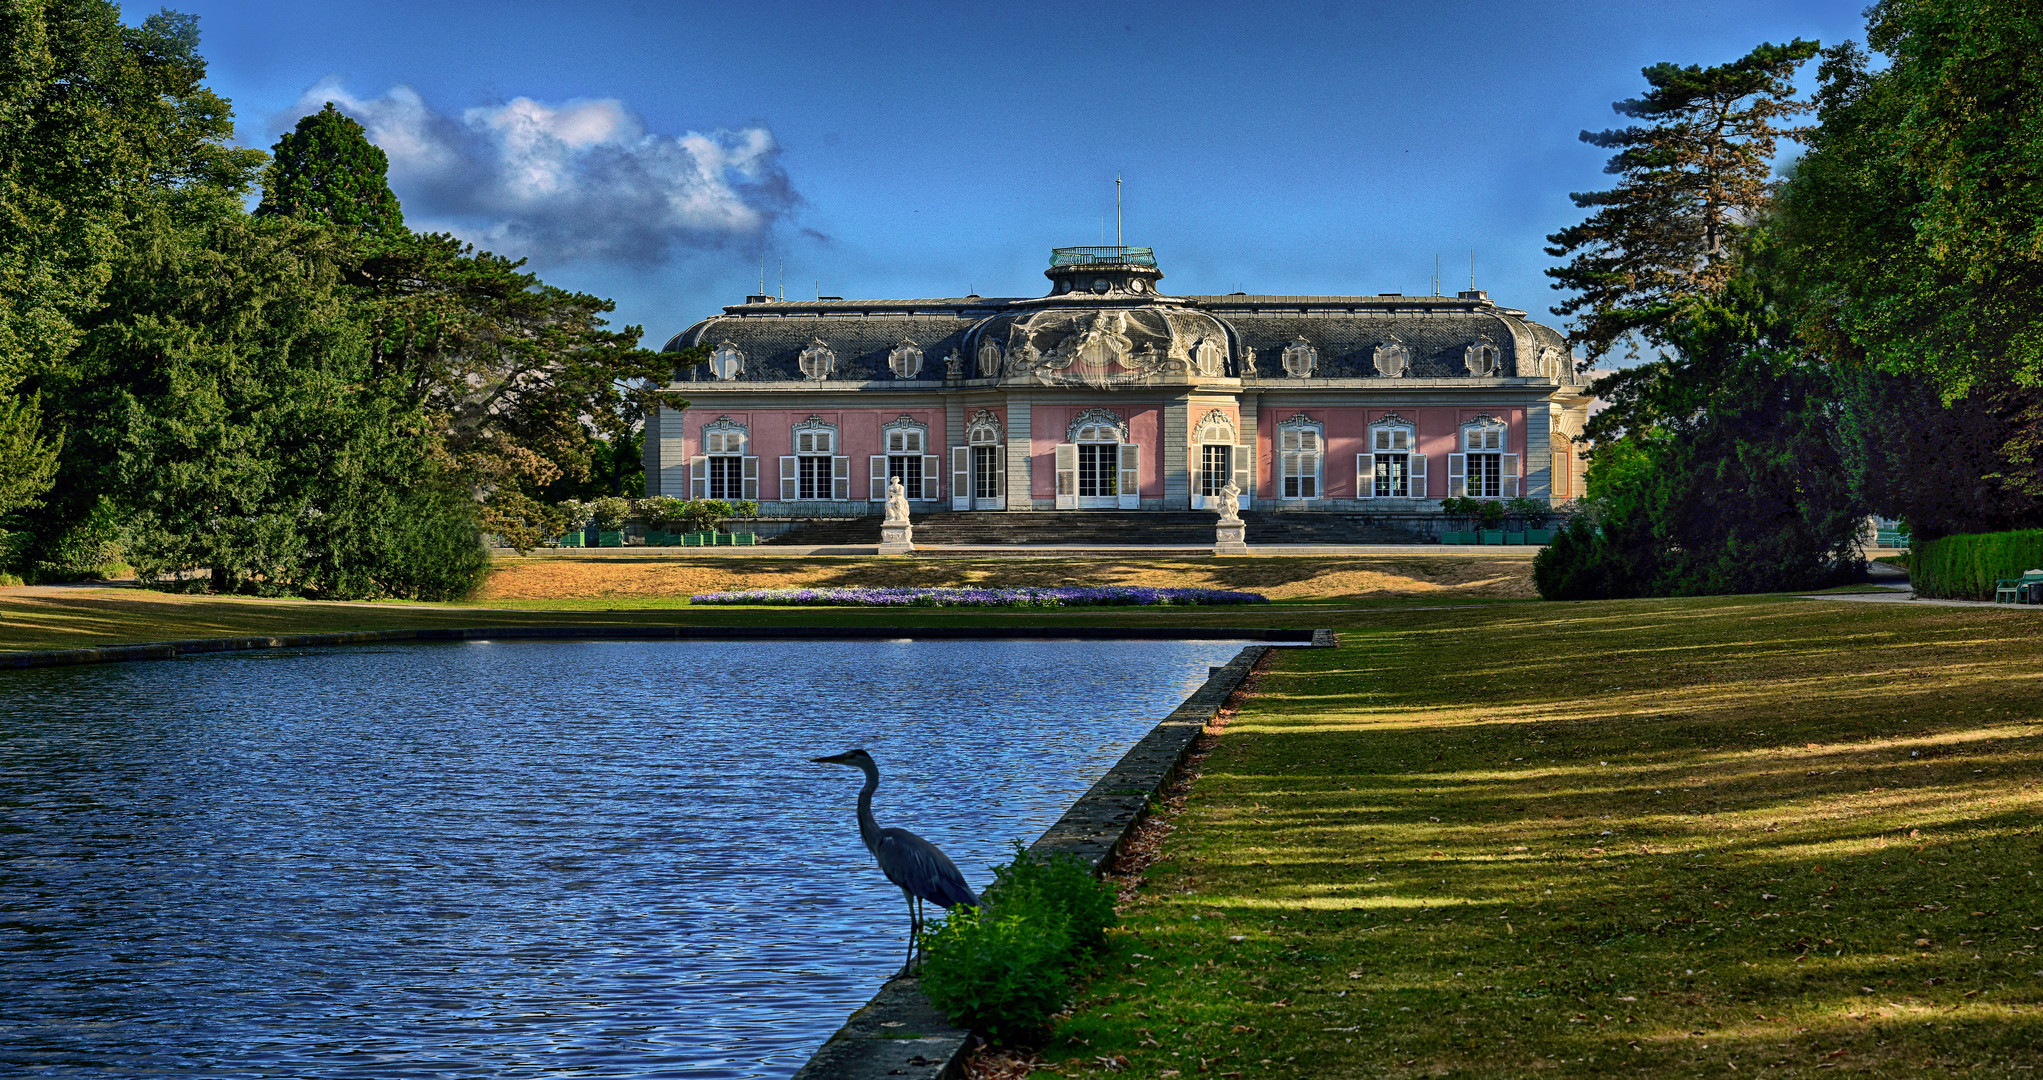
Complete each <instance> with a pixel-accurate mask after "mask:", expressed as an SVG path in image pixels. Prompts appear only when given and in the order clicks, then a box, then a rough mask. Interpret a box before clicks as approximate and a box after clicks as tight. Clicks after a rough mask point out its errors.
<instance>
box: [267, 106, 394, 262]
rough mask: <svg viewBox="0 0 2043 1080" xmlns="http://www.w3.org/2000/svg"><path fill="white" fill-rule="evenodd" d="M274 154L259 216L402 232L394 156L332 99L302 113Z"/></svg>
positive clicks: (380, 234) (382, 234)
mask: <svg viewBox="0 0 2043 1080" xmlns="http://www.w3.org/2000/svg"><path fill="white" fill-rule="evenodd" d="M270 155H271V157H270V165H269V168H267V169H265V170H263V177H262V202H261V204H259V205H258V206H257V207H256V208H255V213H256V216H257V217H264V216H271V215H281V216H286V217H296V218H304V219H307V220H312V221H318V222H323V223H325V224H327V225H330V226H332V227H333V228H334V229H335V230H336V231H338V232H339V233H340V234H341V235H343V236H348V237H356V236H362V237H371V238H394V237H398V236H401V235H403V234H404V210H403V209H402V208H401V207H400V206H399V205H398V202H397V196H396V195H395V194H393V193H392V192H391V190H390V182H389V179H388V174H389V172H390V158H389V157H388V156H387V155H385V154H384V153H383V151H382V150H381V149H379V148H377V146H376V145H375V144H374V143H371V142H370V141H369V133H368V132H367V131H365V130H364V129H363V128H362V125H361V124H360V123H358V122H357V121H356V120H355V119H354V118H353V117H350V116H347V115H345V114H344V113H342V112H340V111H339V110H338V109H335V108H334V107H333V102H331V101H329V102H327V103H326V108H324V109H321V110H320V111H318V112H316V113H312V114H311V115H309V116H304V117H301V118H299V120H298V124H297V126H296V127H295V128H293V129H292V130H291V132H290V133H289V134H287V135H285V136H284V137H283V138H281V139H279V140H277V145H276V146H275V147H273V148H272V149H271V150H270Z"/></svg>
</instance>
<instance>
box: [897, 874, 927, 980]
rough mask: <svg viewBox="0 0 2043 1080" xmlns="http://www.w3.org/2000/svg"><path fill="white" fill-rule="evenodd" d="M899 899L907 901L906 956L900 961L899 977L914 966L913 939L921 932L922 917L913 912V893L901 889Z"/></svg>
mask: <svg viewBox="0 0 2043 1080" xmlns="http://www.w3.org/2000/svg"><path fill="white" fill-rule="evenodd" d="M901 898H902V899H903V900H906V901H908V956H907V958H906V959H904V960H902V961H901V975H906V974H908V972H909V970H910V969H912V968H913V967H914V966H915V939H916V937H917V935H919V934H920V933H921V931H922V917H921V915H920V914H918V913H917V912H916V910H915V894H914V893H911V892H909V891H908V890H906V889H902V890H901ZM899 977H900V976H899V975H897V976H895V978H899Z"/></svg>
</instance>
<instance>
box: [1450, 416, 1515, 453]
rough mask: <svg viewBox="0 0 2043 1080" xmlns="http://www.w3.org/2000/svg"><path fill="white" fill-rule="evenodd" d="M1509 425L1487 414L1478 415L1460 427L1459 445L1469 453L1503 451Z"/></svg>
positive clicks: (1505, 447)
mask: <svg viewBox="0 0 2043 1080" xmlns="http://www.w3.org/2000/svg"><path fill="white" fill-rule="evenodd" d="M1509 430H1510V428H1509V425H1507V424H1505V423H1504V422H1503V421H1502V420H1499V419H1497V418H1496V417H1494V416H1491V415H1490V414H1488V413H1480V414H1478V415H1477V416H1476V417H1475V418H1473V419H1471V420H1468V421H1466V422H1464V423H1463V424H1462V425H1461V445H1462V448H1463V449H1464V450H1470V451H1485V450H1489V451H1503V450H1508V449H1510V447H1509V446H1508V445H1507V438H1506V434H1507V432H1508V431H1509Z"/></svg>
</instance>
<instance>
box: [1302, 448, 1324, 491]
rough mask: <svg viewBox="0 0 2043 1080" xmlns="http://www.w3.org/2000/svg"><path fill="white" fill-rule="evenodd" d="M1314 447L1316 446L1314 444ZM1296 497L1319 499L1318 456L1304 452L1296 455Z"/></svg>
mask: <svg viewBox="0 0 2043 1080" xmlns="http://www.w3.org/2000/svg"><path fill="white" fill-rule="evenodd" d="M1313 445H1315V446H1317V445H1318V443H1317V442H1314V444H1313ZM1298 497H1299V498H1301V499H1317V498H1319V455H1318V454H1317V453H1312V452H1309V451H1308V452H1305V453H1301V454H1299V455H1298Z"/></svg>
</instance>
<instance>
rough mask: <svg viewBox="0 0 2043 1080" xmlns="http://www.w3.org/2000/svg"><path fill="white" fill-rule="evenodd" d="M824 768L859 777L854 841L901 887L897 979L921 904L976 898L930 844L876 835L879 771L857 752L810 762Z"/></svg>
mask: <svg viewBox="0 0 2043 1080" xmlns="http://www.w3.org/2000/svg"><path fill="white" fill-rule="evenodd" d="M809 760H810V761H814V762H817V763H819V764H824V765H848V766H850V767H852V768H854V769H860V770H863V771H864V772H865V786H864V787H862V788H859V789H858V838H859V839H860V840H861V841H863V842H864V843H865V849H866V850H867V851H870V852H872V853H873V859H874V860H875V861H877V862H878V863H879V864H880V873H882V874H885V875H887V880H888V881H891V882H893V883H894V884H895V885H898V886H900V887H901V895H902V896H903V897H904V898H906V899H907V901H908V959H906V960H904V961H902V963H901V971H900V974H902V975H906V974H907V973H908V969H909V968H910V967H911V966H913V965H914V963H915V945H916V939H917V938H919V937H920V936H921V935H922V902H923V901H925V900H927V901H929V902H930V903H933V904H941V905H943V907H945V908H946V909H948V908H954V907H957V906H958V905H960V904H965V905H970V906H972V907H978V906H979V897H978V895H977V894H975V893H974V892H972V887H971V886H970V885H967V884H965V875H963V874H960V873H958V866H957V864H956V863H953V862H952V861H951V860H950V856H948V855H945V854H944V853H943V852H942V851H939V850H938V849H937V846H936V845H935V844H932V843H930V842H929V841H927V840H924V839H923V838H921V837H919V836H917V835H915V834H914V833H912V832H909V831H908V830H906V829H882V828H880V824H879V822H877V821H874V820H873V792H874V791H877V790H878V789H879V786H880V767H879V765H877V764H875V763H874V761H873V756H872V755H871V754H868V753H866V752H865V751H864V750H863V749H859V750H847V751H845V752H844V753H842V754H833V755H831V756H830V757H819V758H810V759H809Z"/></svg>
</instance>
